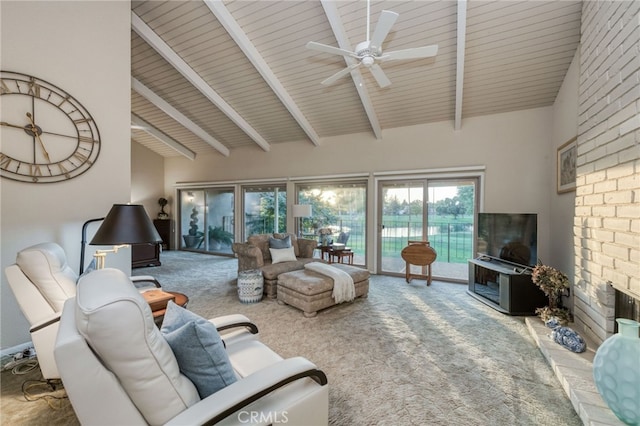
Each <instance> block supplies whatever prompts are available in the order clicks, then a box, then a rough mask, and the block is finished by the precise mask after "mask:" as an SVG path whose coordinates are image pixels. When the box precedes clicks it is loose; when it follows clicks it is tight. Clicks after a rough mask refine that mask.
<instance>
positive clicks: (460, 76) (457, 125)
mask: <svg viewBox="0 0 640 426" xmlns="http://www.w3.org/2000/svg"><path fill="white" fill-rule="evenodd" d="M457 25H458V28H457V30H458V35H457V39H458V42H457V47H456V49H457V56H458V57H457V59H456V110H455V116H454V117H455V118H454V120H453V130H460V129H461V128H462V88H463V86H464V58H465V44H466V43H465V42H466V40H465V39H466V37H467V0H458V24H457Z"/></svg>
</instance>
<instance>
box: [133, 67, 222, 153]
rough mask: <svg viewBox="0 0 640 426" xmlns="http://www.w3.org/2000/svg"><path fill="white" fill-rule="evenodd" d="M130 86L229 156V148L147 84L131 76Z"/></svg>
mask: <svg viewBox="0 0 640 426" xmlns="http://www.w3.org/2000/svg"><path fill="white" fill-rule="evenodd" d="M131 88H132V89H133V90H135V91H136V92H137V93H139V94H140V95H141V96H143V97H144V98H145V99H147V100H148V101H149V102H151V103H152V104H154V105H155V106H157V107H158V108H160V109H161V110H162V111H163V112H164V113H165V114H167V115H168V116H170V117H171V118H173V119H174V120H176V121H177V122H178V123H180V124H181V125H183V126H184V127H185V128H187V129H188V130H189V131H190V132H192V133H193V134H195V135H196V136H198V137H199V138H200V139H202V140H203V141H205V142H206V143H208V144H209V145H211V146H212V147H214V148H215V149H216V150H217V151H218V152H220V154H222V155H224V156H225V157H228V156H229V148H227V147H226V146H224V145H223V144H222V143H220V141H218V140H217V139H216V138H214V137H213V136H211V135H210V134H209V133H207V132H206V130H204V129H203V128H202V127H200V126H198V125H197V124H196V123H194V122H193V121H191V120H190V119H189V118H188V117H187V116H186V115H184V114H183V113H181V112H180V111H178V110H177V109H175V108H174V107H173V106H172V105H171V104H169V102H167V101H165V100H164V99H162V98H161V97H160V96H158V95H157V94H156V93H155V92H153V91H152V90H151V89H149V88H148V87H147V86H145V85H144V84H142V83H141V82H139V81H138V80H136V78H135V77H131Z"/></svg>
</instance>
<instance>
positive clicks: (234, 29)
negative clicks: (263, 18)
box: [204, 0, 320, 146]
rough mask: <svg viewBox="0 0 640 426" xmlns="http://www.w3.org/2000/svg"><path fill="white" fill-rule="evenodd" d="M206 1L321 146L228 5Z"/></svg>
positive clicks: (275, 91)
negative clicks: (232, 14) (230, 11)
mask: <svg viewBox="0 0 640 426" xmlns="http://www.w3.org/2000/svg"><path fill="white" fill-rule="evenodd" d="M204 2H205V4H206V5H207V7H209V9H210V10H211V12H212V13H213V14H214V15H215V17H216V18H217V19H218V21H220V23H221V24H222V26H224V28H225V29H226V30H227V33H229V35H230V36H231V38H233V40H234V41H235V42H236V44H237V45H238V47H240V49H242V51H243V52H244V54H245V56H246V57H247V58H248V59H249V61H251V63H252V64H253V66H254V67H255V68H256V70H258V72H259V73H260V75H261V76H262V78H263V79H264V80H265V81H266V82H267V84H268V85H269V87H271V90H273V92H274V93H275V94H276V96H277V97H278V99H280V102H282V103H283V105H284V106H285V108H287V110H289V113H290V114H291V115H292V116H293V118H294V119H295V120H296V121H297V122H298V125H299V126H300V127H301V128H302V130H303V131H304V132H305V133H306V134H307V136H308V137H309V139H310V140H311V142H312V143H313V144H314V145H316V146H319V145H320V137H319V136H318V134H317V133H316V131H315V130H314V128H313V127H312V126H311V123H309V121H308V120H307V118H306V117H305V115H304V114H303V113H302V111H301V110H300V108H299V107H298V105H297V104H296V103H295V101H294V100H293V98H292V97H291V95H289V92H287V90H286V89H285V88H284V86H283V85H282V83H280V80H278V78H277V77H276V75H275V74H274V73H273V71H271V68H270V67H269V65H267V62H266V61H265V60H264V58H263V57H262V55H261V54H260V52H258V49H256V47H255V46H254V45H253V43H252V42H251V40H249V37H247V34H246V33H245V32H244V31H243V30H242V28H240V25H238V23H237V22H236V20H235V19H234V18H233V16H231V13H229V10H228V9H227V8H226V6H225V5H224V4H223V3H222V1H221V0H205V1H204Z"/></svg>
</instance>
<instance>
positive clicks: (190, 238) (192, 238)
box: [182, 207, 204, 248]
mask: <svg viewBox="0 0 640 426" xmlns="http://www.w3.org/2000/svg"><path fill="white" fill-rule="evenodd" d="M182 238H183V239H184V245H185V246H186V247H187V248H196V247H200V244H202V240H203V239H204V234H203V233H202V232H201V231H198V209H197V208H196V207H194V208H193V210H191V221H190V222H189V234H188V235H183V236H182Z"/></svg>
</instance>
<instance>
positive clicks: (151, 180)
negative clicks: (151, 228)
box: [131, 142, 173, 220]
mask: <svg viewBox="0 0 640 426" xmlns="http://www.w3.org/2000/svg"><path fill="white" fill-rule="evenodd" d="M160 197H164V198H167V199H168V197H167V196H166V195H165V193H164V157H162V156H160V155H158V154H156V153H155V152H153V151H151V150H150V149H148V148H146V147H144V146H143V145H140V144H139V143H135V142H132V143H131V202H132V203H133V204H142V205H143V206H144V208H145V210H146V211H147V214H148V215H149V217H150V218H151V219H152V220H153V219H155V218H157V217H158V213H159V212H160V205H159V204H158V199H159V198H160ZM171 204H173V203H171ZM171 204H169V205H167V206H166V207H165V209H164V210H165V212H169V211H170V209H171Z"/></svg>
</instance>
